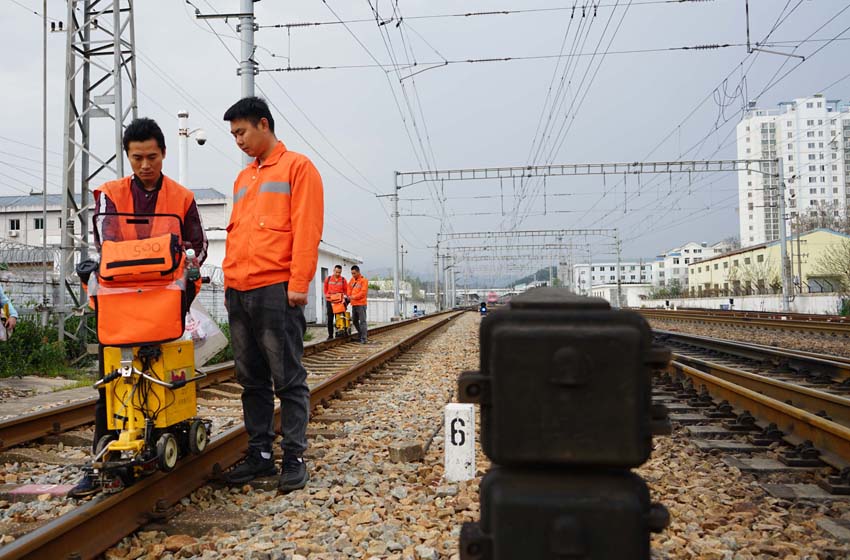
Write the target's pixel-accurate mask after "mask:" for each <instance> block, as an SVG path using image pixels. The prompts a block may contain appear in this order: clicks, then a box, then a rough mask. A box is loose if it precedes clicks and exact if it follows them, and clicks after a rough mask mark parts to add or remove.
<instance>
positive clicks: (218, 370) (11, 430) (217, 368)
mask: <svg viewBox="0 0 850 560" xmlns="http://www.w3.org/2000/svg"><path fill="white" fill-rule="evenodd" d="M445 313H449V312H442V313H435V314H432V315H427V316H425V317H417V318H415V319H407V320H405V321H399V322H396V323H390V324H387V325H382V326H380V327H375V328H373V329H370V330H369V333H370V334H380V333H382V332H386V331H391V330H393V329H397V328H399V327H403V326H405V325H410V324H413V323H416V322H417V321H422V320H426V319H429V318H433V317H436V316H439V315H443V314H445ZM355 336H357V335H356V334H352V335H350V336H347V337H342V338H334V339H332V340H324V341H322V342H318V343H316V344H310V345H308V346H305V347H304V356H305V357H307V356H312V355H313V354H317V353H319V352H324V351H325V350H328V349H330V348H333V347H335V346H339V345H341V344H345V343H346V342H349V341H351V340H354V337H355ZM200 370H201V371H202V372H204V373H206V374H207V377H206V378H205V379H202V380H200V381H199V382H198V385H199V388H202V389H203V388H206V387H210V386H212V385H217V384H219V383H223V382H225V381H227V380H229V379H231V378H233V376H234V375H235V373H234V369H233V361H228V362H223V363H221V364H216V365H214V366H208V367H204V368H200ZM96 402H97V397H96V396H94V397H91V398H88V399H84V400H80V401H77V402H74V403H69V404H66V405H62V406H56V407H52V408H49V409H46V410H43V411H39V412H34V413H31V414H24V415H21V416H19V417H17V418H12V419H9V420H5V421H2V422H0V451H5V450H7V449H10V448H12V447H15V446H17V445H22V444H24V443H28V442H31V441H36V440H38V439H40V438H43V437H45V436H51V435H56V434H59V433H62V432H67V431H69V430H73V429H75V428H79V427H81V426H85V425H87V424H92V423H93V422H94V406H95V403H96Z"/></svg>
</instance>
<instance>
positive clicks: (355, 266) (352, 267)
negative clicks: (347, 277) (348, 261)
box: [351, 264, 360, 272]
mask: <svg viewBox="0 0 850 560" xmlns="http://www.w3.org/2000/svg"><path fill="white" fill-rule="evenodd" d="M351 270H356V271H357V272H360V267H359V266H357V265H356V264H355V265H352V266H351Z"/></svg>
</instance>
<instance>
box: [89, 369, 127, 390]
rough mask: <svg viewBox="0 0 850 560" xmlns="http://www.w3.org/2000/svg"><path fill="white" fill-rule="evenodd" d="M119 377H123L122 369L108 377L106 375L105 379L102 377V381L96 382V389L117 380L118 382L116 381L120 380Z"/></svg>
mask: <svg viewBox="0 0 850 560" xmlns="http://www.w3.org/2000/svg"><path fill="white" fill-rule="evenodd" d="M119 377H121V370H120V369H116V370H115V371H113V372H112V373H110V374H108V375H104V376H103V377H101V378H100V379H98V380H97V381H96V382H95V384H94V387H95V388H97V387H100V386H101V385H103V384H105V383H110V382H112V381H115V380H116V379H118V378H119Z"/></svg>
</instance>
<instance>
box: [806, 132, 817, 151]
mask: <svg viewBox="0 0 850 560" xmlns="http://www.w3.org/2000/svg"><path fill="white" fill-rule="evenodd" d="M814 137H815V133H814V132H813V131H811V130H810V131H809V132H807V133H806V138H814ZM814 147H815V145H814V144H809V148H814Z"/></svg>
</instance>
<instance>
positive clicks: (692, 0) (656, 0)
mask: <svg viewBox="0 0 850 560" xmlns="http://www.w3.org/2000/svg"><path fill="white" fill-rule="evenodd" d="M713 1H714V0H647V1H644V2H635V3H634V5H635V6H653V5H659V4H696V3H706V2H713ZM615 6H616V4H601V3H597V4H591V7H593V8H611V7H615ZM568 11H569V12H572V13H573V17H575V16H576V15H578V16H579V17H590V15H591V14H590V10H587V9H586V10H585V15H584V16H582V15H581V13H580V12H581V10H576V5H575V4H574V5H573V6H561V7H555V8H530V9H524V10H488V11H483V12H462V13H449V14H430V15H414V16H405V17H404V18H400V17H399V18H395V17H393V18H390V19H388V20H381V21H379V25H381V26H385V25H388V24H389V23H392V22H393V21H402V20H417V19H445V18H473V17H482V16H503V15H518V14H539V13H547V12H568ZM373 22H374V20H373V19H349V20H342V19H337V21H312V22H296V23H278V24H270V25H260V26H259V29H291V28H298V27H320V26H328V25H348V24H359V23H373Z"/></svg>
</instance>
